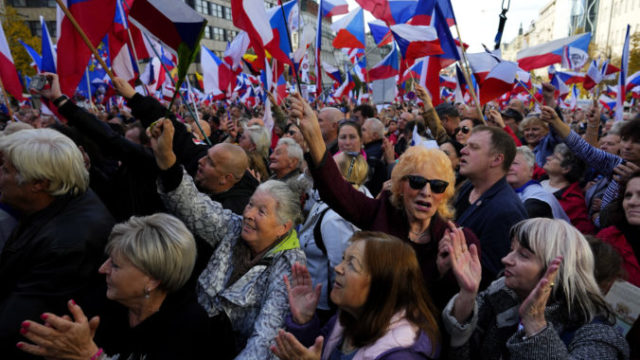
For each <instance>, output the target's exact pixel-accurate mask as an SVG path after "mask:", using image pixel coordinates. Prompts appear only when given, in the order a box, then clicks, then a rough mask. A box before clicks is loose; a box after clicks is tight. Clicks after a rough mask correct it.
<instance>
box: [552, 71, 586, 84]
mask: <svg viewBox="0 0 640 360" xmlns="http://www.w3.org/2000/svg"><path fill="white" fill-rule="evenodd" d="M555 76H558V77H560V79H562V81H563V82H564V83H565V84H567V85H571V84H578V83H581V82H583V81H584V74H583V73H579V72H573V71H556V72H555V75H554V77H555Z"/></svg>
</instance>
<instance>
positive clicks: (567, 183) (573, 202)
mask: <svg viewBox="0 0 640 360" xmlns="http://www.w3.org/2000/svg"><path fill="white" fill-rule="evenodd" d="M543 169H544V171H546V172H547V175H548V176H549V180H544V181H542V182H541V183H540V185H542V187H543V188H544V190H546V191H547V192H550V193H552V194H553V195H554V196H555V197H556V198H557V199H558V202H560V205H561V206H562V209H563V210H564V212H565V213H566V214H567V216H568V217H569V220H571V223H572V224H573V226H575V227H576V228H578V230H580V231H581V232H582V233H583V234H593V233H594V232H595V226H594V225H593V223H592V222H591V218H590V217H589V213H588V211H587V204H586V202H585V200H584V191H583V190H582V188H581V187H580V183H579V181H580V179H581V178H582V175H583V173H584V170H585V165H584V163H583V162H582V160H580V159H579V158H578V157H577V156H576V154H574V153H573V152H572V151H571V150H569V148H568V147H567V145H565V144H558V145H556V147H555V149H554V150H553V154H551V155H550V156H548V157H547V162H546V163H545V164H544V167H543Z"/></svg>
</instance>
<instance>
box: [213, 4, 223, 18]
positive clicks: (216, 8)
mask: <svg viewBox="0 0 640 360" xmlns="http://www.w3.org/2000/svg"><path fill="white" fill-rule="evenodd" d="M210 5H211V14H210V15H211V16H215V17H219V18H224V6H222V5H219V4H214V3H210Z"/></svg>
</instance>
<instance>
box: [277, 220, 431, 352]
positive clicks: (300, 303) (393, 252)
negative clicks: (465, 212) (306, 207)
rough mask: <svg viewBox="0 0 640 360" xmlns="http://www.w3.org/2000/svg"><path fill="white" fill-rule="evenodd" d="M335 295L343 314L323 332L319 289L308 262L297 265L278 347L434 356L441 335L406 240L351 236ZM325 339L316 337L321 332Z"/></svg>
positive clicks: (368, 234)
mask: <svg viewBox="0 0 640 360" xmlns="http://www.w3.org/2000/svg"><path fill="white" fill-rule="evenodd" d="M335 270H336V280H335V285H334V287H333V289H332V290H331V299H332V300H333V302H334V303H335V304H336V305H337V306H338V309H339V312H338V314H337V315H336V316H334V317H333V318H332V319H331V320H330V321H329V323H328V324H327V325H326V326H325V327H324V329H322V331H321V330H320V327H319V325H320V324H319V322H318V319H317V317H314V316H313V314H314V310H315V305H316V303H317V302H318V298H319V294H320V292H319V290H320V289H319V288H320V285H316V287H315V289H314V287H313V286H312V284H311V278H310V277H309V273H308V272H307V271H306V268H305V267H304V266H302V265H297V264H296V265H295V267H294V269H293V274H294V275H293V278H292V279H291V281H290V282H289V279H287V278H285V282H286V283H287V288H288V289H289V298H290V299H291V317H290V318H287V328H288V330H289V331H291V332H292V333H293V334H294V335H295V337H294V335H292V334H291V333H285V332H284V331H282V330H281V331H280V333H279V334H278V337H277V338H276V342H277V346H274V347H273V348H272V349H273V351H274V352H275V353H276V354H277V355H278V356H279V357H280V358H281V359H287V360H297V359H308V360H311V359H317V360H320V359H323V360H326V359H387V360H392V359H402V360H412V359H416V360H417V359H435V358H437V357H438V355H439V350H440V349H439V348H440V346H439V342H440V334H439V330H438V325H437V322H436V319H435V316H434V312H433V311H434V309H433V306H432V305H431V301H430V300H429V295H428V293H427V292H426V290H425V288H424V286H423V280H422V276H421V274H420V267H419V266H418V261H417V259H416V256H415V253H414V252H413V250H412V249H411V246H409V245H408V244H407V243H404V242H402V241H401V240H399V239H397V238H395V237H393V236H389V235H386V234H383V233H379V232H359V233H356V234H355V235H354V236H353V237H352V238H351V245H349V247H348V248H347V250H346V251H345V252H344V256H343V258H342V262H341V263H340V264H338V265H337V266H336V268H335ZM320 333H322V334H323V335H324V346H323V338H322V337H319V338H316V336H317V335H318V334H320ZM305 346H311V347H310V348H305Z"/></svg>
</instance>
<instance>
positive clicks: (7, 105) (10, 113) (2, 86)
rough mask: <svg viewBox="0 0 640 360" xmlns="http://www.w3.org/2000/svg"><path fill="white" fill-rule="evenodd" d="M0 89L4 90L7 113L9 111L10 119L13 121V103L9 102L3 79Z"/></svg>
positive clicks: (0, 81)
mask: <svg viewBox="0 0 640 360" xmlns="http://www.w3.org/2000/svg"><path fill="white" fill-rule="evenodd" d="M0 87H1V88H2V95H3V98H4V105H5V106H6V107H7V111H9V117H10V118H11V120H12V121H13V120H14V119H13V111H11V102H10V101H9V93H7V89H5V87H4V83H3V82H2V79H1V78H0Z"/></svg>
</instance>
